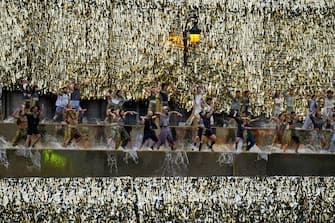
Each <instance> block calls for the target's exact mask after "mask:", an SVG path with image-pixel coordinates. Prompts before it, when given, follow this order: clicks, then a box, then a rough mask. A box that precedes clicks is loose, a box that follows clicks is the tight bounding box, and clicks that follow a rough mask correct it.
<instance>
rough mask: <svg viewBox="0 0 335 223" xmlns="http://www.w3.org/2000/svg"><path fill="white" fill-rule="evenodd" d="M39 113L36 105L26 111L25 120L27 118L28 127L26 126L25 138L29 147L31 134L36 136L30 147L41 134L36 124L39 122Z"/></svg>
mask: <svg viewBox="0 0 335 223" xmlns="http://www.w3.org/2000/svg"><path fill="white" fill-rule="evenodd" d="M40 114H41V111H40V110H39V109H38V107H37V106H34V107H32V108H31V109H30V112H27V113H26V116H27V120H28V128H27V139H26V146H27V147H29V146H30V144H31V142H32V140H31V138H32V136H33V135H35V136H36V138H35V140H34V142H33V144H32V145H31V147H35V144H36V143H37V142H38V141H39V140H40V139H41V137H42V136H41V134H40V132H39V131H38V124H39V122H40Z"/></svg>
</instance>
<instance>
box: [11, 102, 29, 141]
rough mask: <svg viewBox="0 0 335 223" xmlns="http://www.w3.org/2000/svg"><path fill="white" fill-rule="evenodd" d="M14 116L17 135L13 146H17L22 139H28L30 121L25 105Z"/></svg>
mask: <svg viewBox="0 0 335 223" xmlns="http://www.w3.org/2000/svg"><path fill="white" fill-rule="evenodd" d="M12 116H13V117H14V118H15V119H16V125H17V129H16V134H15V137H14V139H13V140H12V145H13V146H16V145H17V144H18V142H19V141H20V139H24V140H25V139H26V136H27V127H28V119H27V116H26V113H25V109H24V105H22V106H21V107H20V108H17V109H16V110H15V111H14V113H13V114H12Z"/></svg>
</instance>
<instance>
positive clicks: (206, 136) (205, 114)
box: [199, 98, 216, 151]
mask: <svg viewBox="0 0 335 223" xmlns="http://www.w3.org/2000/svg"><path fill="white" fill-rule="evenodd" d="M213 113H214V109H213V106H212V98H207V99H206V103H204V105H203V110H202V111H201V112H200V113H199V115H200V117H201V119H202V121H203V124H204V131H203V132H202V135H201V142H200V145H199V151H201V147H202V145H203V144H204V143H207V140H210V141H211V144H209V148H210V149H211V150H212V151H213V145H214V144H215V142H216V135H215V133H214V131H213V129H212V123H211V119H212V117H213Z"/></svg>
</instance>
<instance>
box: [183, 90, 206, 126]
mask: <svg viewBox="0 0 335 223" xmlns="http://www.w3.org/2000/svg"><path fill="white" fill-rule="evenodd" d="M192 93H193V110H192V113H191V115H190V117H189V118H188V119H187V120H186V125H192V124H193V125H194V127H195V128H196V127H197V124H198V121H199V119H200V116H199V113H200V112H201V110H202V108H201V103H202V101H203V95H204V92H203V89H202V88H200V87H195V88H194V89H193V90H192Z"/></svg>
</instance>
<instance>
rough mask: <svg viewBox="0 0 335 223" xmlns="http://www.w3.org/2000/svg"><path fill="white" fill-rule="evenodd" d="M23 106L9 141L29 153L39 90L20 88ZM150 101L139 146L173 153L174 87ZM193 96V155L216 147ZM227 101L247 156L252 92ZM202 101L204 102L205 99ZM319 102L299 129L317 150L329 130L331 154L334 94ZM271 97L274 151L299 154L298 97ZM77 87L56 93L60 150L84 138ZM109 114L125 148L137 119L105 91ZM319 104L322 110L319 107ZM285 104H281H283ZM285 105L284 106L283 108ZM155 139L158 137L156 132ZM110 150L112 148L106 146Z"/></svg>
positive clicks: (208, 110) (153, 92)
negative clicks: (61, 134) (310, 136)
mask: <svg viewBox="0 0 335 223" xmlns="http://www.w3.org/2000/svg"><path fill="white" fill-rule="evenodd" d="M22 91H23V103H22V105H21V106H20V107H19V108H18V109H16V110H15V111H14V113H13V117H14V118H15V119H16V120H17V132H16V135H15V138H14V139H13V142H12V143H13V146H16V145H17V144H18V142H19V140H20V139H22V138H24V139H25V145H26V146H27V147H34V146H35V145H36V143H37V142H38V141H39V140H40V139H41V137H42V136H41V133H40V131H39V128H38V126H39V122H40V117H41V113H42V111H43V106H41V105H40V103H39V96H40V94H41V90H39V89H38V88H37V86H30V85H29V83H27V82H23V85H22ZM147 91H148V94H149V97H148V98H147V101H148V109H147V115H146V116H141V117H140V119H141V122H142V124H143V125H144V129H143V131H144V132H143V140H142V143H141V145H140V147H139V148H140V149H142V148H143V147H151V148H152V149H159V148H160V147H161V146H163V145H165V144H167V145H168V146H169V147H170V148H171V149H172V150H173V149H175V143H174V139H173V136H172V132H171V129H170V127H169V126H170V118H171V116H172V115H176V116H179V117H182V114H181V113H180V112H178V111H173V110H171V109H170V107H169V97H170V95H171V94H173V92H174V91H175V88H174V87H173V85H169V84H166V83H163V84H161V86H159V87H158V88H150V89H147ZM192 93H193V110H192V113H191V115H190V116H189V117H188V118H187V120H186V122H185V123H186V125H188V126H191V129H192V140H193V149H194V150H195V149H196V150H199V151H200V150H202V149H203V146H204V145H206V146H207V148H209V149H211V150H213V145H214V144H215V143H216V141H217V137H216V134H215V128H214V114H215V111H214V109H215V98H212V97H209V96H208V95H207V96H206V91H205V89H204V88H202V87H199V86H195V87H194V88H193V89H192ZM226 93H227V96H228V97H229V98H230V101H231V107H230V113H229V115H228V117H229V118H230V119H231V120H235V122H236V126H237V130H236V137H235V149H236V150H238V151H242V150H243V148H245V150H250V149H251V148H252V147H253V146H254V145H255V144H256V139H255V137H254V136H253V134H252V131H251V129H250V128H251V127H252V123H253V122H255V121H258V119H259V118H258V117H255V116H254V115H253V114H252V112H251V99H250V91H248V90H245V91H243V92H241V91H239V90H237V91H236V92H235V94H234V95H232V94H231V93H230V92H229V91H227V92H226ZM205 96H206V97H205ZM321 96H322V100H320V98H316V96H315V95H313V96H312V97H311V98H310V101H309V108H308V110H307V112H306V117H305V119H304V123H303V125H302V126H301V129H308V128H313V129H314V131H315V134H313V137H314V139H313V141H314V142H320V144H321V147H322V148H323V149H326V148H325V147H326V145H327V143H328V142H327V139H326V137H325V135H324V131H323V130H324V129H330V130H331V131H332V132H333V135H332V138H331V142H330V143H329V150H331V151H335V124H334V123H335V112H334V94H333V91H332V89H327V90H325V93H324V94H321ZM272 97H273V115H272V118H271V120H272V121H273V122H274V123H275V125H276V128H275V136H274V139H273V143H272V146H275V145H277V144H279V146H280V148H281V149H282V150H283V151H286V150H287V149H288V147H289V145H293V146H294V148H295V151H296V152H297V151H298V149H299V146H300V143H301V142H300V138H299V135H298V134H297V132H296V128H297V123H298V122H299V121H300V117H298V116H297V115H296V113H295V111H294V104H295V100H296V98H295V97H296V95H295V92H294V89H293V88H290V89H288V91H287V93H285V94H282V93H280V92H276V93H275V94H274V95H272ZM80 98H81V97H80V84H78V83H76V82H75V80H71V81H70V82H69V85H68V86H66V87H63V88H62V89H60V90H59V92H58V94H57V100H56V103H55V115H54V117H53V121H54V122H61V123H62V124H63V125H64V127H65V128H64V141H63V146H65V147H66V146H68V145H70V144H71V143H73V142H76V143H79V142H80V141H81V140H82V138H83V136H82V133H81V132H80V131H79V127H78V123H79V122H80V120H82V117H83V114H84V112H85V111H86V109H82V108H81V106H80ZM106 98H107V111H106V118H105V120H104V121H105V124H109V125H111V126H112V127H113V128H112V129H113V134H112V135H113V140H112V141H113V142H114V147H115V148H116V149H118V148H129V146H130V145H129V144H130V143H131V137H130V131H131V127H129V126H128V125H126V120H127V116H128V115H138V114H137V112H135V111H126V110H125V108H124V103H125V102H126V101H127V100H126V97H124V96H123V93H122V91H121V90H116V91H109V92H108V94H107V95H106ZM319 101H323V106H322V107H321V106H320V105H319V104H318V102H319ZM284 102H285V103H284ZM284 104H285V105H286V106H285V108H284ZM157 130H159V134H158V135H156V132H158V131H157ZM107 144H108V145H110V144H111V143H110V142H107Z"/></svg>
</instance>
